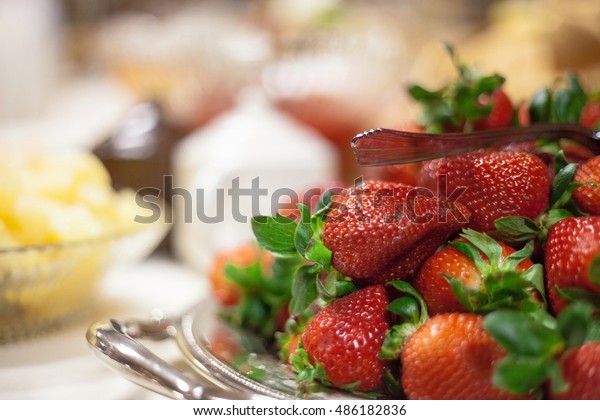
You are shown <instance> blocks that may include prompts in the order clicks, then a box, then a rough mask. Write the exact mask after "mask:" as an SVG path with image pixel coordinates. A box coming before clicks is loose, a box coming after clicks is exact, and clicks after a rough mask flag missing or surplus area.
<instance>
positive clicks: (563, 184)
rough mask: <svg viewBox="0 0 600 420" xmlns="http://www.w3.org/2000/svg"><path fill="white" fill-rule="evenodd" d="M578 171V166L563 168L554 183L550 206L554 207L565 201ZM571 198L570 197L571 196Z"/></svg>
mask: <svg viewBox="0 0 600 420" xmlns="http://www.w3.org/2000/svg"><path fill="white" fill-rule="evenodd" d="M576 170H577V164H575V163H570V164H567V165H565V166H564V167H562V168H561V169H560V170H559V171H558V173H557V174H556V176H555V177H554V181H553V182H552V188H551V190H550V206H551V207H554V206H556V205H557V202H558V201H559V200H560V199H561V198H562V200H561V201H563V202H564V201H565V199H564V198H563V197H564V196H565V194H566V193H567V192H568V191H569V189H570V185H572V183H573V177H574V176H575V171H576ZM569 197H570V196H569Z"/></svg>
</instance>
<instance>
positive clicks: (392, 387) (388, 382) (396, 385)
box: [383, 367, 406, 399]
mask: <svg viewBox="0 0 600 420" xmlns="http://www.w3.org/2000/svg"><path fill="white" fill-rule="evenodd" d="M400 377H401V375H399V374H396V373H395V372H394V371H393V370H392V369H390V368H389V367H388V368H386V369H385V371H384V373H383V382H384V384H385V389H386V390H387V391H388V393H389V394H390V395H391V396H392V397H393V398H395V399H406V395H405V394H404V389H403V388H402V382H401V381H400V379H399V378H400Z"/></svg>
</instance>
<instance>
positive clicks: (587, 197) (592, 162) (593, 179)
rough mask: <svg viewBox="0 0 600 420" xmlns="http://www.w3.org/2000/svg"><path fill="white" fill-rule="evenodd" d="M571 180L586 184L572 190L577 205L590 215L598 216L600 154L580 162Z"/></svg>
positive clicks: (599, 206) (599, 205)
mask: <svg viewBox="0 0 600 420" xmlns="http://www.w3.org/2000/svg"><path fill="white" fill-rule="evenodd" d="M573 180H574V181H575V182H576V183H580V184H586V185H581V186H580V187H579V188H577V189H576V190H575V191H574V192H573V200H574V201H575V203H576V204H577V206H578V207H579V208H580V209H581V210H582V211H584V212H586V213H588V214H589V215H591V216H600V156H596V157H594V158H591V159H589V160H587V161H585V162H584V163H583V164H581V165H580V166H579V167H578V168H577V171H576V172H575V177H574V179H573ZM590 184H595V185H590Z"/></svg>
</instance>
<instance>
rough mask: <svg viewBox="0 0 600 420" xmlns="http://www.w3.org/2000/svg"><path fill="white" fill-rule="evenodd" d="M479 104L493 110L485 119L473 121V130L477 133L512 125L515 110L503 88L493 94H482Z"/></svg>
mask: <svg viewBox="0 0 600 420" xmlns="http://www.w3.org/2000/svg"><path fill="white" fill-rule="evenodd" d="M478 102H479V103H480V104H481V105H491V107H492V109H491V111H490V113H489V114H488V115H486V116H485V117H483V118H480V119H478V120H475V121H473V128H474V129H475V130H476V131H479V130H490V129H494V128H502V127H508V126H509V125H512V123H513V119H514V114H515V109H514V107H513V104H512V102H511V100H510V98H509V97H508V95H507V94H506V93H505V92H504V90H502V88H498V89H496V90H494V91H493V92H492V93H491V94H481V95H480V96H479V98H478Z"/></svg>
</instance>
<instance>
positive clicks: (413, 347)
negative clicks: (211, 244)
mask: <svg viewBox="0 0 600 420" xmlns="http://www.w3.org/2000/svg"><path fill="white" fill-rule="evenodd" d="M453 57H454V55H453ZM456 64H457V68H458V73H459V76H458V78H457V80H456V81H455V82H454V83H452V84H450V85H448V86H444V87H442V88H441V89H438V90H435V91H430V90H427V89H425V88H423V87H420V86H413V87H411V88H410V93H411V94H412V95H413V97H414V98H415V100H417V101H419V102H420V103H421V104H422V105H423V109H424V113H423V121H422V125H421V126H420V129H423V130H429V131H438V132H439V131H478V130H485V129H490V128H499V127H504V126H508V125H518V124H521V125H526V124H535V123H538V122H579V123H581V124H582V125H586V126H588V127H591V128H596V129H600V99H599V98H598V97H594V96H593V95H591V94H588V93H586V92H585V91H584V90H583V89H582V87H581V85H580V83H579V82H578V80H577V78H576V77H575V76H573V75H568V77H567V79H566V83H565V86H562V85H561V86H559V87H556V88H553V89H542V90H540V91H539V92H537V93H536V94H535V95H534V96H533V97H532V99H531V100H530V101H528V102H527V103H524V104H522V105H521V106H518V107H516V106H514V105H513V103H512V102H511V100H510V99H509V98H508V96H507V95H506V93H504V91H503V83H504V79H503V78H502V77H501V76H499V75H492V76H480V75H478V74H476V72H475V71H473V70H472V69H469V68H467V67H466V66H464V65H462V64H460V63H458V62H457V63H456ZM410 168H411V171H413V172H412V173H411V174H410V177H408V178H409V179H411V180H413V181H414V182H412V183H410V184H409V183H407V181H406V178H401V179H394V176H395V175H396V174H405V172H404V171H402V170H396V169H398V168H386V169H390V170H389V172H387V173H386V176H385V177H384V178H385V180H382V179H377V180H361V182H357V183H356V185H354V186H352V187H350V188H339V187H337V188H329V189H327V190H326V191H324V192H323V194H322V195H321V196H320V197H319V200H318V202H317V203H312V204H311V203H304V204H299V205H298V210H299V211H298V212H297V213H296V214H288V215H286V216H283V215H281V214H278V215H276V216H258V217H255V218H254V219H253V221H252V228H253V230H254V233H255V236H256V240H257V243H258V247H257V246H251V247H250V248H249V249H250V250H251V251H248V248H247V249H246V251H244V252H246V253H252V256H251V257H250V258H249V259H248V261H247V264H242V265H239V264H238V265H237V266H235V264H231V263H232V262H234V261H233V260H231V259H228V258H229V257H231V256H232V255H236V254H237V253H238V251H233V253H230V254H228V255H227V256H226V257H225V258H224V259H223V260H222V261H221V263H220V265H219V266H218V267H217V269H216V271H215V273H223V272H225V273H228V277H229V280H233V281H234V282H235V283H236V286H235V288H236V290H237V291H236V293H235V294H234V295H235V298H234V299H230V300H229V301H227V302H223V303H227V304H228V305H230V306H229V307H230V310H229V311H228V313H229V316H230V318H231V319H234V320H235V321H236V322H237V323H238V324H240V325H242V326H245V327H247V328H250V329H254V330H260V332H261V333H262V334H264V335H266V336H268V337H271V338H274V339H276V342H277V343H278V345H279V349H280V350H281V357H282V358H283V360H285V361H286V362H289V363H290V365H291V366H292V368H293V369H294V370H295V371H296V372H297V381H298V386H299V389H300V390H301V391H303V392H311V391H313V390H315V389H318V387H320V386H331V387H336V388H341V389H345V390H349V391H351V392H355V393H360V394H362V395H365V396H371V397H378V396H381V397H384V398H396V397H398V398H410V399H508V398H523V399H529V398H552V399H559V398H566V399H579V398H584V399H585V398H587V399H589V398H591V399H597V398H600V322H599V321H600V318H598V307H599V305H600V156H597V157H596V156H594V155H593V154H592V153H591V152H590V151H589V150H586V149H584V148H583V147H581V146H579V145H577V144H576V143H574V142H572V141H570V140H569V139H563V140H561V141H559V142H552V143H550V142H546V141H544V140H543V139H540V140H539V141H537V142H532V143H527V144H520V145H518V146H509V147H503V148H498V149H492V148H488V149H485V150H479V151H476V152H473V153H469V154H465V155H460V156H454V157H447V158H441V159H437V160H434V161H429V162H425V163H423V164H419V165H411V166H410ZM261 253H262V254H264V253H266V254H267V255H269V256H270V259H265V258H262V257H257V256H258V255H259V254H261ZM228 261H229V263H227V262H228ZM213 278H219V279H220V280H219V281H220V283H219V284H220V285H221V287H223V284H224V283H223V279H222V278H221V277H219V276H218V275H216V274H215V275H213ZM248 285H250V286H248ZM242 290H246V292H240V291H242ZM228 296H229V295H228ZM283 319H287V321H286V322H285V325H283V322H282V320H283Z"/></svg>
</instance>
